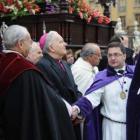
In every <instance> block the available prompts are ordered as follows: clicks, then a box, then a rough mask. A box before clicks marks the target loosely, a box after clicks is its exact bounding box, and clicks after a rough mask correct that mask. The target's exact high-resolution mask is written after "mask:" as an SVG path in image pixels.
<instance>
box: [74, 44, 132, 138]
mask: <svg viewBox="0 0 140 140" xmlns="http://www.w3.org/2000/svg"><path fill="white" fill-rule="evenodd" d="M107 57H108V67H107V69H105V70H104V71H101V72H99V73H98V74H97V75H96V77H95V81H94V83H93V84H92V85H91V87H90V88H89V89H88V90H87V92H86V95H85V96H84V97H82V98H81V99H80V100H79V101H77V102H76V103H75V105H74V106H73V110H75V111H74V112H73V115H72V118H73V119H74V118H75V117H76V116H77V114H78V113H79V115H82V116H83V117H86V121H85V126H84V140H101V139H102V140H126V103H127V98H128V91H129V87H130V83H131V79H132V77H133V71H134V66H129V65H126V64H125V59H126V52H125V48H124V46H123V45H122V44H121V43H119V42H114V43H110V44H109V45H108V48H107ZM100 103H102V104H100ZM99 105H100V108H99ZM99 113H100V114H101V115H102V117H103V119H102V122H101V119H100V115H99ZM101 125H102V130H101Z"/></svg>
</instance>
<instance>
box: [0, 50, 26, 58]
mask: <svg viewBox="0 0 140 140" xmlns="http://www.w3.org/2000/svg"><path fill="white" fill-rule="evenodd" d="M3 52H4V53H17V54H19V55H21V56H22V57H24V56H23V55H22V54H21V53H19V52H17V51H13V50H3Z"/></svg>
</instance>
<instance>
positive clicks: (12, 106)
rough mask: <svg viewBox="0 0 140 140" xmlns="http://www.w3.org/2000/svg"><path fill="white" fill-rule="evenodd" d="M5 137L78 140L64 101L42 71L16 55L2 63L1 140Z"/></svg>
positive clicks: (8, 139) (7, 55)
mask: <svg viewBox="0 0 140 140" xmlns="http://www.w3.org/2000/svg"><path fill="white" fill-rule="evenodd" d="M2 131H3V132H2ZM2 134H3V135H2ZM3 137H4V140H75V135H74V131H73V127H72V124H71V120H70V117H69V115H68V111H67V108H66V106H65V104H64V102H63V101H62V99H61V98H60V97H59V96H58V95H56V93H54V91H53V89H52V87H51V86H50V84H49V83H48V82H47V80H46V79H45V78H44V77H43V75H42V74H41V73H40V71H39V70H38V69H37V68H36V67H35V66H34V65H32V64H31V63H29V62H28V61H27V60H26V59H25V58H23V57H22V56H20V55H19V54H16V53H8V54H4V55H3V56H2V58H1V59H0V139H2V138H3Z"/></svg>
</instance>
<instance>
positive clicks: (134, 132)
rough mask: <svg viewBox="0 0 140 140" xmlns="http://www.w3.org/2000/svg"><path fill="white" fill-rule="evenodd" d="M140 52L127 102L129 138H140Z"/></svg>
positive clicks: (130, 139) (131, 139)
mask: <svg viewBox="0 0 140 140" xmlns="http://www.w3.org/2000/svg"><path fill="white" fill-rule="evenodd" d="M139 80H140V54H139V57H138V60H137V64H136V68H135V72H134V76H133V79H132V82H131V86H130V90H129V96H128V102H127V118H126V121H127V128H126V130H127V140H140V81H139Z"/></svg>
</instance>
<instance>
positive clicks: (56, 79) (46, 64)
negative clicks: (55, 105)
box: [36, 54, 82, 104]
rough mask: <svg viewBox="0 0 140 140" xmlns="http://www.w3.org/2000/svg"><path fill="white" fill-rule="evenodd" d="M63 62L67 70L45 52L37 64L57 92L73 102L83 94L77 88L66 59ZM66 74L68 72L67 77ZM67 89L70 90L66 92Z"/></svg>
mask: <svg viewBox="0 0 140 140" xmlns="http://www.w3.org/2000/svg"><path fill="white" fill-rule="evenodd" d="M62 64H63V66H64V68H65V70H66V72H64V71H63V69H62V68H61V66H60V65H59V63H58V62H57V61H56V60H55V59H54V58H52V57H51V56H50V55H48V54H45V55H44V56H43V57H42V58H41V60H40V61H39V62H38V63H37V64H36V66H37V67H38V68H39V69H40V70H41V71H42V73H43V74H44V75H45V76H46V78H47V79H48V80H49V81H50V82H51V83H52V84H53V87H54V90H55V91H56V93H57V94H58V95H60V96H61V97H63V98H64V99H65V100H66V101H68V102H69V103H70V104H72V103H74V102H75V101H77V100H78V99H79V98H80V97H81V96H82V94H81V92H79V91H78V89H77V85H76V84H75V82H74V79H73V75H72V73H71V70H70V67H69V66H68V64H67V63H66V62H64V61H62ZM65 74H67V79H66V77H65ZM66 91H68V92H67V93H66Z"/></svg>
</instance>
